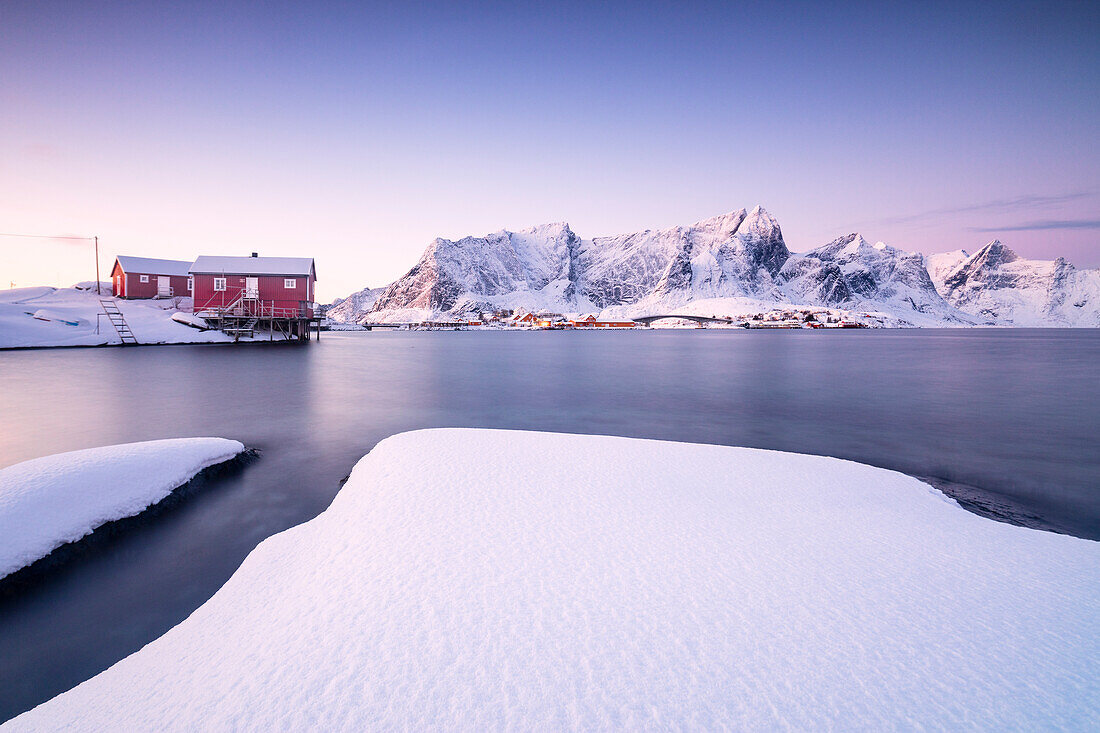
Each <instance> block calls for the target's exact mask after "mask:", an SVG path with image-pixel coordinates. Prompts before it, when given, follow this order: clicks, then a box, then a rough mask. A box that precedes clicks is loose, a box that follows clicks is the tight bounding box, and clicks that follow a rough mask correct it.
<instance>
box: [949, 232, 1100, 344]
mask: <svg viewBox="0 0 1100 733" xmlns="http://www.w3.org/2000/svg"><path fill="white" fill-rule="evenodd" d="M936 274H937V276H938V277H937V282H936V285H937V287H938V289H939V291H940V293H942V294H943V297H944V298H945V299H946V300H947V301H948V302H950V303H951V304H952V305H953V306H955V307H956V308H958V309H959V310H961V311H964V312H966V313H970V314H972V315H975V316H978V317H979V318H982V319H988V320H992V321H994V322H996V323H998V324H1000V325H1006V326H1087V327H1096V326H1100V270H1078V269H1076V268H1075V267H1074V266H1073V265H1071V264H1069V263H1068V262H1066V261H1065V260H1064V259H1062V258H1061V257H1059V258H1058V259H1056V260H1025V259H1023V258H1021V257H1020V256H1018V255H1017V254H1016V253H1015V252H1013V251H1012V250H1011V249H1009V248H1008V247H1006V246H1005V245H1003V244H1001V242H1000V241H999V240H994V241H992V242H990V243H989V244H987V245H986V246H984V247H982V248H981V249H980V250H978V251H977V252H975V253H974V254H972V255H970V256H969V257H966V258H965V259H963V260H961V261H960V262H958V263H957V264H956V265H955V266H954V267H952V268H949V269H947V270H946V271H943V270H938V271H937V273H936Z"/></svg>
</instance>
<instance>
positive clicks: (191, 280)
mask: <svg viewBox="0 0 1100 733" xmlns="http://www.w3.org/2000/svg"><path fill="white" fill-rule="evenodd" d="M194 289H195V278H193V277H189V278H187V292H189V293H190V292H191V291H192V290H194Z"/></svg>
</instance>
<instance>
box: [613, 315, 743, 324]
mask: <svg viewBox="0 0 1100 733" xmlns="http://www.w3.org/2000/svg"><path fill="white" fill-rule="evenodd" d="M664 318H682V319H684V320H685V321H695V322H696V323H728V324H730V325H740V323H741V321H738V320H735V319H733V318H721V317H719V316H695V315H687V314H684V315H678V314H674V313H673V314H668V315H660V316H641V317H639V318H633V319H631V320H633V321H634V322H635V323H641V324H643V325H645V326H651V325H653V322H654V321H660V320H662V319H664Z"/></svg>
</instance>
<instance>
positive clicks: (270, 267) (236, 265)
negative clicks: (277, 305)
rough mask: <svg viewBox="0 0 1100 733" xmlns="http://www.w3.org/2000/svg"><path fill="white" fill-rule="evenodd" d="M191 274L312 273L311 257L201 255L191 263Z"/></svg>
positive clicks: (314, 273)
mask: <svg viewBox="0 0 1100 733" xmlns="http://www.w3.org/2000/svg"><path fill="white" fill-rule="evenodd" d="M191 273H192V274H203V275H221V274H224V273H229V274H230V275H311V274H312V275H313V276H314V277H316V276H317V273H316V271H315V270H314V268H313V258H312V257H215V256H212V255H201V256H200V257H199V258H198V259H197V260H195V264H193V265H191Z"/></svg>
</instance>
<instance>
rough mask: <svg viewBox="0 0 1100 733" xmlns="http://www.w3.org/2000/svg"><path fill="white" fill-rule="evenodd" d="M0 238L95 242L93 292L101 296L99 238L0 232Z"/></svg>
mask: <svg viewBox="0 0 1100 733" xmlns="http://www.w3.org/2000/svg"><path fill="white" fill-rule="evenodd" d="M0 237H22V238H24V239H72V240H74V241H76V240H79V241H81V242H95V292H96V295H102V293H101V292H100V286H99V237H74V236H68V237H66V236H51V235H49V234H8V233H4V232H0Z"/></svg>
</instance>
